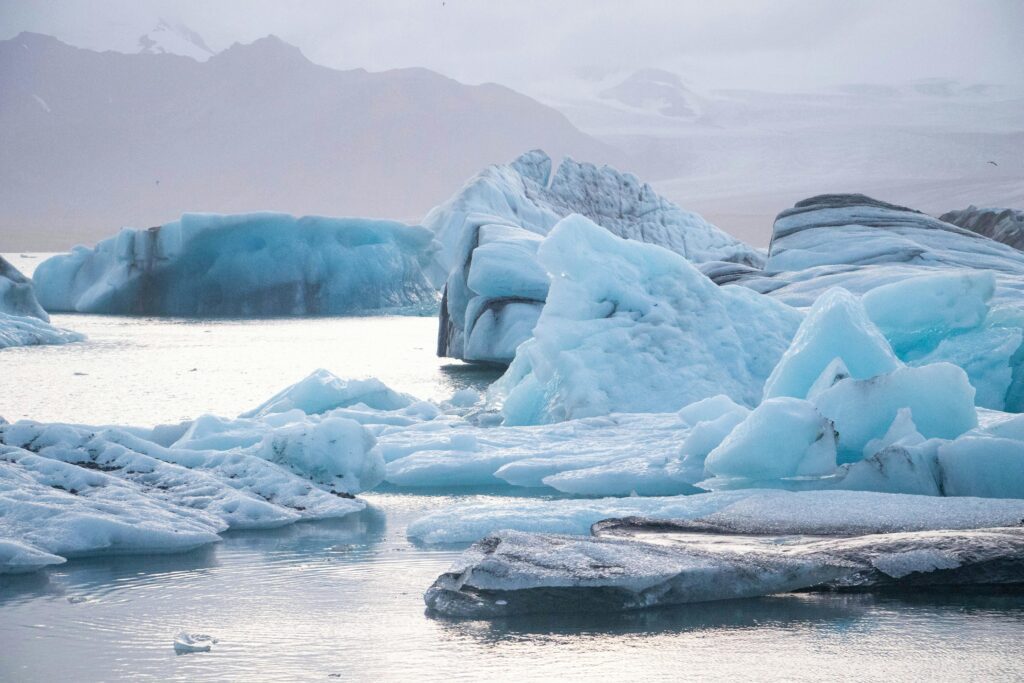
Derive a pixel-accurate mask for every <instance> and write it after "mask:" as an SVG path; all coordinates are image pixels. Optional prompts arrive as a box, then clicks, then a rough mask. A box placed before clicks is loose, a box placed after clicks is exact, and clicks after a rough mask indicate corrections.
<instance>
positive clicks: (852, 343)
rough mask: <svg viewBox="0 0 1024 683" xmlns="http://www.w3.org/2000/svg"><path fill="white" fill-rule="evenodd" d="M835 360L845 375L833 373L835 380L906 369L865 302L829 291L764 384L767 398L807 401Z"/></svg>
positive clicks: (866, 377)
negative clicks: (802, 399)
mask: <svg viewBox="0 0 1024 683" xmlns="http://www.w3.org/2000/svg"><path fill="white" fill-rule="evenodd" d="M836 359H839V360H840V361H841V363H842V365H841V368H842V372H841V373H835V372H832V373H828V374H829V375H830V377H835V376H836V375H837V374H842V375H845V376H847V377H854V378H856V379H868V378H870V377H874V376H875V375H880V374H883V373H886V372H891V371H893V370H895V369H896V368H898V367H900V365H901V363H900V361H899V359H898V358H896V355H895V354H894V353H893V351H892V349H891V348H890V347H889V343H888V342H887V341H886V339H885V337H883V336H882V334H881V332H879V331H878V329H877V328H876V327H875V326H874V324H872V322H871V320H870V319H869V318H868V315H867V313H866V311H865V310H864V306H863V305H862V304H861V302H860V299H859V298H858V297H856V296H854V295H852V294H850V293H849V292H847V291H846V290H844V289H840V288H835V289H830V290H829V291H827V292H825V293H824V294H822V295H821V296H820V297H818V299H817V301H815V302H814V305H813V306H812V307H811V310H810V311H809V312H808V314H807V317H806V318H804V320H803V322H802V323H801V324H800V328H799V329H798V330H797V332H796V335H795V336H794V338H793V342H792V344H790V346H789V348H788V349H786V352H785V353H784V354H783V355H782V358H781V359H780V360H779V363H778V365H776V366H775V368H774V369H773V370H772V373H771V375H770V376H769V377H768V380H767V382H765V385H764V396H765V398H772V397H775V396H792V397H794V398H807V396H808V395H809V394H810V393H811V388H812V386H814V384H815V382H817V381H818V379H819V378H820V377H821V376H822V373H825V371H826V369H827V368H828V367H829V364H831V363H834V362H835V361H836ZM829 381H831V380H829Z"/></svg>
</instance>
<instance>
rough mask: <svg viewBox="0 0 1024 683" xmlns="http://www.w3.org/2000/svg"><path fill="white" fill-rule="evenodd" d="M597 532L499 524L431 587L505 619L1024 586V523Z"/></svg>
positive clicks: (430, 596) (448, 601) (463, 614)
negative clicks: (887, 590)
mask: <svg viewBox="0 0 1024 683" xmlns="http://www.w3.org/2000/svg"><path fill="white" fill-rule="evenodd" d="M596 531H597V532H598V535H596V536H593V537H586V536H561V535H554V534H531V533H524V532H519V531H501V532H499V533H496V534H494V535H491V536H488V537H486V538H484V539H482V540H480V541H478V542H477V543H475V544H474V545H473V546H472V547H471V548H470V549H469V550H467V551H465V552H464V553H463V555H462V556H461V557H460V558H459V559H457V560H456V561H455V563H454V564H453V565H452V567H451V568H450V569H449V570H448V571H447V572H445V573H444V574H442V575H441V576H439V577H438V578H437V580H436V581H435V582H434V584H433V585H432V586H431V587H430V588H429V589H427V591H426V593H425V595H424V601H425V602H426V604H427V607H428V608H429V609H430V610H431V611H432V612H433V613H435V614H438V615H441V616H446V617H459V618H475V619H480V618H497V617H504V616H510V615H516V614H526V613H538V612H560V611H572V612H573V613H580V612H608V611H625V610H635V609H644V608H650V607H658V606H665V605H680V604H687V603H695V602H707V601H713V600H729V599H735V598H748V597H755V596H762V595H771V594H774V593H783V592H790V591H794V590H808V589H811V590H835V589H842V588H855V589H858V590H864V589H870V588H874V587H889V586H915V587H916V586H964V585H1005V584H1019V583H1021V582H1022V581H1024V566H1022V564H1021V561H1020V558H1021V556H1022V554H1024V528H1022V527H1019V526H1018V527H997V528H987V529H966V530H941V531H912V532H898V533H876V534H865V535H859V536H848V535H844V536H839V537H831V538H829V537H826V538H820V537H819V538H815V537H810V538H808V537H803V536H799V535H794V534H793V532H792V531H791V530H788V529H780V530H778V531H774V532H769V535H739V534H734V533H731V532H729V531H726V530H723V529H720V528H717V527H715V526H714V525H708V524H702V525H697V526H696V528H693V527H692V526H691V525H690V524H686V523H682V524H678V525H674V524H669V525H660V524H655V525H648V524H645V523H643V522H641V523H640V524H630V523H628V522H627V523H626V524H621V523H617V524H613V525H612V526H611V527H609V528H604V529H602V528H601V525H598V528H597V529H596Z"/></svg>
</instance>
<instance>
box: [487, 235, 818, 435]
mask: <svg viewBox="0 0 1024 683" xmlns="http://www.w3.org/2000/svg"><path fill="white" fill-rule="evenodd" d="M538 258H539V259H540V262H541V264H542V265H543V266H544V267H545V268H546V269H547V271H548V272H549V273H551V274H553V279H552V282H551V289H550V291H549V293H548V298H547V302H546V304H545V306H544V308H543V310H542V312H541V315H540V318H539V319H538V321H537V325H536V327H535V328H534V337H533V339H530V340H529V341H527V342H525V343H523V344H521V345H520V346H519V347H518V349H517V351H516V356H515V359H514V361H513V362H512V364H511V365H510V366H509V368H508V371H507V372H506V373H505V374H504V375H503V376H502V377H501V379H499V380H498V381H497V382H496V383H495V384H494V385H493V386H492V388H491V391H490V399H491V400H492V402H494V403H500V404H501V405H502V414H503V416H504V419H505V424H508V425H523V424H539V423H550V422H557V421H562V420H571V419H574V418H581V417H589V416H596V415H604V414H608V413H612V412H664V411H667V410H677V409H679V408H681V407H683V406H684V405H687V404H689V403H692V402H694V401H697V400H700V399H703V398H709V397H711V396H715V395H717V394H725V395H726V396H728V397H729V398H731V399H732V400H734V401H736V402H738V403H741V404H744V405H747V406H753V405H756V404H757V403H758V401H759V400H760V398H761V394H762V390H763V386H764V382H765V380H766V379H767V378H768V375H769V373H770V372H771V371H772V368H773V367H774V366H775V365H776V363H777V361H778V360H779V358H780V357H781V356H782V354H783V352H784V351H785V350H786V348H787V347H788V345H789V341H790V339H791V338H792V336H793V334H794V332H795V331H796V328H797V326H798V324H799V322H800V318H801V315H800V314H799V313H798V312H797V311H795V310H793V309H792V308H790V307H788V306H786V305H784V304H781V303H779V302H777V301H774V300H773V299H770V298H768V297H765V296H762V295H760V294H757V293H755V292H752V291H750V290H748V289H746V288H742V287H730V286H727V287H718V286H716V285H714V284H713V283H712V282H711V281H710V280H709V279H707V278H706V277H705V276H704V275H703V274H702V273H701V272H700V271H698V270H697V269H696V268H695V267H694V266H693V265H691V264H690V263H689V262H688V261H687V260H686V259H685V258H683V257H681V256H679V255H678V254H674V253H672V252H671V251H669V250H667V249H664V248H662V247H658V246H655V245H651V244H644V243H642V242H636V241H630V240H624V239H621V238H619V237H616V236H615V235H613V234H611V233H610V232H609V231H607V230H605V229H603V228H601V227H599V226H597V225H596V224H594V223H593V222H591V221H590V220H588V219H586V218H584V217H583V216H570V217H568V218H565V219H563V220H562V221H560V222H559V224H558V225H557V226H556V227H555V228H554V229H553V230H552V231H551V234H550V235H549V236H548V237H547V239H546V240H545V241H544V242H543V243H542V245H541V246H540V248H539V251H538Z"/></svg>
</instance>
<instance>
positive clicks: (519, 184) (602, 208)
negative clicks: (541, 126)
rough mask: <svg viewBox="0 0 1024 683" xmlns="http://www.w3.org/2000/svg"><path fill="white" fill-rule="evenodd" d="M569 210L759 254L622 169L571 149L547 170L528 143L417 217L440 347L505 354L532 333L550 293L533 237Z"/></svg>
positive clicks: (704, 257)
mask: <svg viewBox="0 0 1024 683" xmlns="http://www.w3.org/2000/svg"><path fill="white" fill-rule="evenodd" d="M573 213H578V214H581V215H583V216H586V217H587V218H589V219H590V220H592V221H594V223H596V224H597V225H600V226H602V227H603V228H605V229H606V230H607V231H609V232H610V233H612V234H614V235H617V236H619V237H623V238H626V239H631V240H637V241H641V242H648V243H652V244H658V245H660V246H663V247H665V248H667V249H669V250H671V251H674V252H676V253H677V254H679V255H681V256H683V257H684V258H687V259H689V260H690V261H693V262H695V263H701V262H705V261H715V262H720V261H732V262H738V263H743V264H753V265H760V264H761V263H762V262H763V257H762V256H761V254H760V253H759V252H757V251H756V250H754V249H752V248H750V247H748V246H747V245H745V244H743V243H742V242H740V241H738V240H736V239H734V238H732V237H730V236H729V235H727V234H726V233H724V232H722V231H721V230H719V229H718V228H716V227H714V226H713V225H711V224H710V223H707V222H706V221H705V220H704V219H702V218H701V217H700V216H698V215H697V214H694V213H690V212H688V211H684V210H683V209H680V208H679V207H678V206H676V205H675V204H673V203H671V202H669V201H668V200H666V199H664V198H663V197H661V196H659V195H658V194H657V193H656V192H654V190H652V189H651V187H650V186H649V185H646V184H641V183H640V181H639V180H637V178H635V177H634V176H632V175H630V174H628V173H619V172H618V171H616V170H614V169H612V168H609V167H607V166H605V167H602V168H597V167H596V166H593V165H592V164H580V163H577V162H575V161H573V160H572V159H566V160H564V161H563V162H562V163H561V164H560V165H559V167H558V169H557V170H556V171H555V172H554V173H552V163H551V159H550V158H549V157H548V156H547V155H546V154H544V152H541V151H539V150H534V151H532V152H528V153H526V154H524V155H522V156H521V157H519V158H518V159H516V160H515V161H513V162H512V163H511V164H508V165H498V166H491V167H489V168H487V169H485V170H484V171H482V172H481V173H480V174H478V175H477V176H476V177H474V178H473V179H471V180H470V181H469V182H468V183H467V184H466V185H465V186H464V187H463V188H462V189H461V190H460V191H459V192H458V193H457V194H456V195H455V196H454V197H452V198H451V199H450V200H449V201H447V202H445V203H444V204H442V205H440V206H438V207H436V208H435V209H433V210H432V211H431V212H430V213H429V214H428V215H427V217H426V218H425V219H424V225H426V226H427V227H428V228H430V229H431V230H433V231H434V234H435V236H436V238H437V241H438V242H439V243H440V245H441V249H440V250H439V252H438V254H437V259H436V262H435V266H436V272H439V273H442V274H443V275H442V277H441V280H440V281H439V282H438V285H439V286H440V285H444V292H445V293H444V298H443V301H442V304H441V316H440V321H439V331H438V355H441V356H451V357H454V358H462V359H465V360H474V361H488V362H494V363H508V362H510V361H511V360H512V357H513V355H514V353H515V349H516V347H517V346H518V345H519V344H520V343H521V342H523V341H525V340H526V339H528V338H529V337H530V332H531V330H532V329H533V326H534V324H535V323H536V322H537V317H538V316H539V314H540V310H541V308H542V307H543V305H544V301H545V298H546V295H547V289H548V276H547V273H546V272H545V270H544V268H542V267H541V266H540V265H539V264H538V262H537V258H536V252H537V245H538V243H539V242H540V240H541V238H542V237H543V236H545V235H547V234H548V233H549V232H550V231H551V229H552V228H553V227H554V226H555V224H557V223H558V221H560V220H561V219H562V218H564V217H566V216H568V215H570V214H573Z"/></svg>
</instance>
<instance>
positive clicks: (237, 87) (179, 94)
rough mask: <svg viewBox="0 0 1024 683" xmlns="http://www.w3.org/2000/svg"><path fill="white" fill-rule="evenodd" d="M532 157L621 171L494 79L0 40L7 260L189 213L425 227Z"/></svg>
mask: <svg viewBox="0 0 1024 683" xmlns="http://www.w3.org/2000/svg"><path fill="white" fill-rule="evenodd" d="M200 40H201V39H200ZM151 47H153V49H154V50H155V49H156V46H155V45H153V46H151ZM536 147H541V148H543V149H545V150H547V151H548V152H549V153H550V154H552V156H556V157H561V156H565V155H569V156H573V157H576V158H579V159H586V160H588V161H594V162H598V163H601V162H605V163H612V164H618V165H620V166H621V165H622V160H623V154H622V153H621V152H619V151H616V150H615V149H613V148H612V147H611V146H609V145H607V144H605V143H602V142H599V141H597V140H596V139H594V138H593V137H591V136H589V135H586V134H584V133H582V132H580V131H579V130H578V129H577V128H576V127H574V126H573V125H572V124H571V123H570V122H569V121H568V119H566V117H565V116H564V115H563V114H561V113H560V112H558V111H556V110H554V109H552V108H551V107H549V106H546V105H543V104H540V103H539V102H537V101H536V100H533V99H531V98H529V97H526V96H525V95H521V94H519V93H517V92H514V91H512V90H510V89H508V88H505V87H502V86H500V85H495V84H484V85H477V86H469V85H465V84H462V83H459V82H456V81H454V80H452V79H450V78H446V77H444V76H441V75H440V74H437V73H434V72H432V71H428V70H426V69H398V70H392V71H384V72H378V73H370V72H367V71H365V70H362V69H355V70H348V71H338V70H334V69H329V68H326V67H323V66H319V65H316V64H313V63H312V62H310V61H309V60H308V59H306V58H305V57H304V56H303V55H302V53H301V52H300V51H299V50H298V48H296V47H294V46H291V45H288V44H287V43H285V42H283V41H281V40H280V39H278V38H275V37H273V36H270V37H267V38H263V39H260V40H258V41H256V42H254V43H251V44H248V45H239V44H235V45H233V46H232V47H230V48H228V49H227V50H225V51H223V52H221V53H218V54H216V55H213V56H211V57H210V58H209V59H208V60H206V61H204V62H199V61H196V60H195V59H191V58H189V57H186V56H180V55H176V54H168V53H166V52H164V53H158V54H148V53H143V54H134V55H127V54H121V53H115V52H102V53H100V52H94V51H90V50H84V49H79V48H75V47H72V46H69V45H66V44H64V43H62V42H60V41H58V40H57V39H55V38H52V37H48V36H43V35H39V34H32V33H22V34H20V35H18V36H16V37H15V38H12V39H10V40H7V41H2V42H0V149H3V150H4V152H3V154H2V155H0V235H3V236H4V239H3V242H4V244H3V248H4V249H5V250H58V249H67V248H69V247H70V246H72V245H73V244H75V243H77V242H93V241H95V240H97V239H98V238H100V237H102V236H104V235H108V234H110V232H111V231H112V230H113V229H116V228H118V227H120V226H122V225H131V226H135V227H146V226H150V225H159V224H162V223H165V222H167V221H168V220H171V219H173V218H175V217H177V216H179V215H180V214H181V213H183V212H186V211H214V212H226V213H236V212H248V211H255V210H276V211H284V212H288V213H295V214H324V215H331V216H353V215H356V216H367V217H386V218H396V219H401V220H410V221H419V220H420V219H421V218H422V217H423V215H424V214H425V213H426V212H427V210H429V209H430V208H431V207H433V206H434V205H435V204H438V203H440V202H441V201H443V200H444V199H445V198H447V197H449V196H451V195H452V194H453V193H454V192H455V191H456V190H457V189H458V188H459V187H461V185H462V184H463V182H464V181H465V180H466V179H467V178H469V177H471V176H472V175H474V174H475V173H476V172H477V171H479V170H480V169H481V168H483V167H484V166H487V165H488V164H491V163H499V162H500V163H504V162H506V161H507V160H508V159H511V158H515V157H516V156H518V155H519V154H521V153H522V152H523V151H524V150H527V149H532V148H536Z"/></svg>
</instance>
